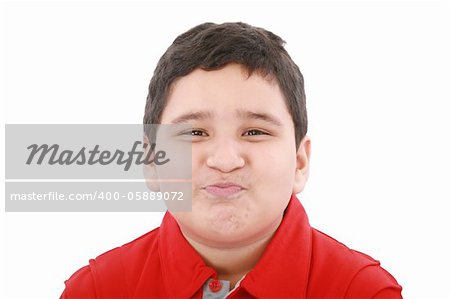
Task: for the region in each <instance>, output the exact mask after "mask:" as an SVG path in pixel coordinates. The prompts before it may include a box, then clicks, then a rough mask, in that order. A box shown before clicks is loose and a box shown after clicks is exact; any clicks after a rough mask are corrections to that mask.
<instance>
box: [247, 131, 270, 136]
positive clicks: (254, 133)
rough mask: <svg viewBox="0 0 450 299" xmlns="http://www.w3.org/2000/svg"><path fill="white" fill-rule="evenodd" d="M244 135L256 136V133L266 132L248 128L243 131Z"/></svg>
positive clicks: (264, 133)
mask: <svg viewBox="0 0 450 299" xmlns="http://www.w3.org/2000/svg"><path fill="white" fill-rule="evenodd" d="M244 135H247V136H257V135H267V133H266V132H263V131H261V130H256V129H252V130H248V131H247V132H245V134H244Z"/></svg>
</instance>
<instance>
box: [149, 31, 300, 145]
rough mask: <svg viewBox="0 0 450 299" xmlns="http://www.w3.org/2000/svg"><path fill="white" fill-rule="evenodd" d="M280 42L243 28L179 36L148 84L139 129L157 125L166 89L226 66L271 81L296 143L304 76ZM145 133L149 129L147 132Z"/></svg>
mask: <svg viewBox="0 0 450 299" xmlns="http://www.w3.org/2000/svg"><path fill="white" fill-rule="evenodd" d="M284 44H285V42H284V41H283V40H282V39H281V38H280V37H279V36H277V35H275V34H273V33H272V32H270V31H267V30H265V29H263V28H259V27H254V26H250V25H248V24H245V23H241V22H237V23H223V24H214V23H204V24H201V25H198V26H195V27H194V28H192V29H190V30H188V31H187V32H185V33H183V34H181V35H180V36H178V37H177V38H176V39H175V40H174V42H173V43H172V45H171V46H170V47H169V48H168V49H167V51H166V52H165V53H164V54H163V56H162V57H161V58H160V60H159V62H158V64H157V66H156V69H155V71H154V73H153V77H152V79H151V81H150V86H149V93H148V96H147V103H146V106H145V115H144V124H159V123H160V122H161V115H162V113H163V111H164V108H165V107H166V104H167V96H168V94H169V92H170V87H171V85H172V84H173V83H174V81H175V80H176V79H177V78H180V77H183V76H186V75H188V74H189V73H190V72H192V71H193V70H195V69H197V68H200V69H203V70H207V71H208V70H217V69H220V68H222V67H224V66H226V65H227V64H229V63H238V64H240V65H243V66H244V67H245V68H246V69H247V71H248V75H249V76H251V75H252V73H253V72H254V71H256V72H257V73H258V74H259V75H262V76H263V77H265V76H270V78H275V79H276V81H277V83H278V85H279V87H280V89H281V91H282V92H283V95H284V97H285V101H286V105H287V108H288V110H289V113H290V114H291V116H292V120H293V122H294V128H295V143H296V147H297V148H298V147H299V145H300V141H301V140H302V139H303V137H304V136H305V135H306V132H307V130H308V119H307V113H306V103H305V90H304V83H303V76H302V74H301V72H300V69H299V68H298V66H297V65H296V64H295V63H294V61H292V59H291V57H290V56H289V54H288V53H287V51H286V50H285V49H284ZM147 127H148V126H147Z"/></svg>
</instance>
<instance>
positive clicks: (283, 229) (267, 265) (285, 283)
mask: <svg viewBox="0 0 450 299" xmlns="http://www.w3.org/2000/svg"><path fill="white" fill-rule="evenodd" d="M311 238H312V233H311V226H310V225H309V221H308V216H307V215H306V212H305V209H304V208H303V206H302V204H301V203H300V201H299V200H298V199H297V197H296V196H295V195H294V194H293V195H292V196H291V199H290V201H289V204H288V206H287V208H286V210H285V213H284V216H283V221H282V222H281V224H280V226H279V227H278V229H277V231H276V233H275V235H274V236H273V238H272V240H271V241H270V243H269V244H268V245H267V248H266V250H265V251H264V254H263V255H262V257H261V259H260V260H259V261H258V263H257V264H256V266H255V267H254V268H253V270H252V271H250V272H249V273H248V274H247V276H246V277H245V279H244V280H243V281H242V282H241V287H243V288H244V289H245V290H247V291H248V292H249V293H250V294H252V295H253V296H255V297H257V298H263V297H266V298H269V297H283V298H288V297H289V298H292V297H295V298H305V297H306V290H307V285H308V277H309V268H310V261H311V242H312V241H311Z"/></svg>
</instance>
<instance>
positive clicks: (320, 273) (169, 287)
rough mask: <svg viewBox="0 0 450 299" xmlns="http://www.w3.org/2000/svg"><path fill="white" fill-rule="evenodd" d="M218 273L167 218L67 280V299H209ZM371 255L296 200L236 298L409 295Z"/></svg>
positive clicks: (392, 296) (98, 258)
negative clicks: (207, 286) (331, 232)
mask: <svg viewBox="0 0 450 299" xmlns="http://www.w3.org/2000/svg"><path fill="white" fill-rule="evenodd" d="M215 275H216V272H215V270H214V269H212V268H210V267H208V266H206V265H205V263H204V262H203V260H202V259H201V257H200V256H199V255H198V254H197V252H196V251H195V250H194V249H193V248H192V247H191V246H190V245H189V243H188V242H187V241H186V239H185V238H184V237H183V235H182V234H181V231H180V229H179V227H178V224H177V222H176V221H175V219H174V218H173V217H172V216H171V215H170V213H166V215H165V216H164V219H163V221H162V224H161V226H160V227H159V228H157V229H154V230H152V231H150V232H149V233H147V234H145V235H143V236H141V237H140V238H138V239H136V240H134V241H132V242H130V243H128V244H125V245H123V246H121V247H118V248H115V249H113V250H111V251H108V252H106V253H104V254H102V255H100V256H99V257H97V258H96V259H95V260H90V262H89V265H88V266H85V267H84V268H81V269H80V270H78V271H77V272H75V273H74V274H73V275H72V277H71V278H70V279H69V280H67V281H66V289H65V291H64V293H63V294H62V296H61V298H66V299H73V298H201V297H202V287H203V284H204V283H205V282H206V281H207V280H208V279H209V278H211V277H214V276H215ZM400 293H401V287H400V286H399V285H398V284H397V282H396V280H395V279H394V278H393V277H392V276H391V275H390V274H389V273H388V272H387V271H386V270H384V269H383V268H381V267H380V263H379V262H378V261H376V260H374V259H372V258H371V257H369V256H367V255H365V254H363V253H360V252H357V251H354V250H351V249H349V248H347V247H346V246H345V245H343V244H341V243H339V242H338V241H336V240H334V239H332V238H331V237H329V236H327V235H325V234H323V233H321V232H319V231H317V230H315V229H313V228H311V227H310V225H309V222H308V218H307V216H306V213H305V211H304V209H303V206H302V205H301V204H300V202H299V201H298V199H297V198H296V197H295V196H294V195H293V196H292V198H291V200H290V203H289V205H288V207H287V209H286V211H285V215H284V217H283V221H282V223H281V225H280V226H279V228H278V230H277V232H276V233H275V235H274V237H273V239H272V240H271V242H270V243H269V245H268V246H267V248H266V250H265V252H264V254H263V256H262V257H261V259H260V260H259V262H258V263H257V264H256V266H255V267H254V268H253V270H252V271H250V272H249V273H247V275H246V276H245V278H244V279H243V280H242V281H241V283H240V286H239V287H238V288H237V289H236V290H235V291H234V292H233V293H232V294H230V295H229V296H228V298H268V297H272V298H401V294H400Z"/></svg>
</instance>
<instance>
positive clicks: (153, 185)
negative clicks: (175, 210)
mask: <svg viewBox="0 0 450 299" xmlns="http://www.w3.org/2000/svg"><path fill="white" fill-rule="evenodd" d="M143 143H144V148H145V150H144V152H145V153H144V157H147V154H148V152H149V150H150V149H151V146H150V145H151V144H150V141H149V140H148V137H147V135H146V134H144V140H143ZM153 155H154V153H152V156H151V157H150V158H151V159H152V161H153V158H154V157H153ZM143 172H144V178H145V184H146V185H147V188H148V189H150V190H151V191H153V192H158V191H160V188H161V187H160V184H159V181H158V172H157V171H156V166H155V163H153V162H152V163H150V164H143Z"/></svg>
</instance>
